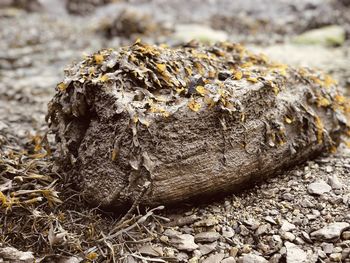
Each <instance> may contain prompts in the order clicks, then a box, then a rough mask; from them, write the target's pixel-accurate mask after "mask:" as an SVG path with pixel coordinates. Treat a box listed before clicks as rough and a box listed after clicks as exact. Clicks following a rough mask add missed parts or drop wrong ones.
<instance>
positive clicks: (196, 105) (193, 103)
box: [188, 98, 201, 112]
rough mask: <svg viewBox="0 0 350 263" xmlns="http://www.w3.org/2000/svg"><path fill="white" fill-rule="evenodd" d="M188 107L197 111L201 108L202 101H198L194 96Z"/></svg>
mask: <svg viewBox="0 0 350 263" xmlns="http://www.w3.org/2000/svg"><path fill="white" fill-rule="evenodd" d="M188 107H189V108H190V109H191V110H192V111H194V112H197V111H199V109H200V108H201V105H200V103H198V102H196V101H195V100H194V99H193V98H192V99H191V100H190V101H189V102H188Z"/></svg>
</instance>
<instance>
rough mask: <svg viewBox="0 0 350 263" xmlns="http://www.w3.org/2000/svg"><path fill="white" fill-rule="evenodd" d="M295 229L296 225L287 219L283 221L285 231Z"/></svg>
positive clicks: (282, 227) (282, 228)
mask: <svg viewBox="0 0 350 263" xmlns="http://www.w3.org/2000/svg"><path fill="white" fill-rule="evenodd" d="M294 229H295V225H294V224H291V223H289V222H288V221H287V220H283V221H282V226H281V230H282V231H285V232H290V231H292V230H294Z"/></svg>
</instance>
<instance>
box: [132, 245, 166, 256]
mask: <svg viewBox="0 0 350 263" xmlns="http://www.w3.org/2000/svg"><path fill="white" fill-rule="evenodd" d="M138 252H139V253H140V254H141V255H144V256H151V257H162V256H163V254H164V253H163V249H162V248H161V247H156V246H151V245H145V246H142V247H141V248H140V249H139V251H138Z"/></svg>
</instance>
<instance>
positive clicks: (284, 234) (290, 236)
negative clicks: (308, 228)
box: [281, 232, 295, 242]
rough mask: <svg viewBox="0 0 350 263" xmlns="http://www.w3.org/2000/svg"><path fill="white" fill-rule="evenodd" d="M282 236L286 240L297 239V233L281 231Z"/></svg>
mask: <svg viewBox="0 0 350 263" xmlns="http://www.w3.org/2000/svg"><path fill="white" fill-rule="evenodd" d="M281 237H282V238H283V239H284V240H288V241H290V242H292V241H294V240H295V235H294V234H292V233H291V232H282V233H281Z"/></svg>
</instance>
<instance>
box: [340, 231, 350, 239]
mask: <svg viewBox="0 0 350 263" xmlns="http://www.w3.org/2000/svg"><path fill="white" fill-rule="evenodd" d="M341 237H342V239H344V240H350V231H344V232H343V234H342V235H341Z"/></svg>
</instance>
